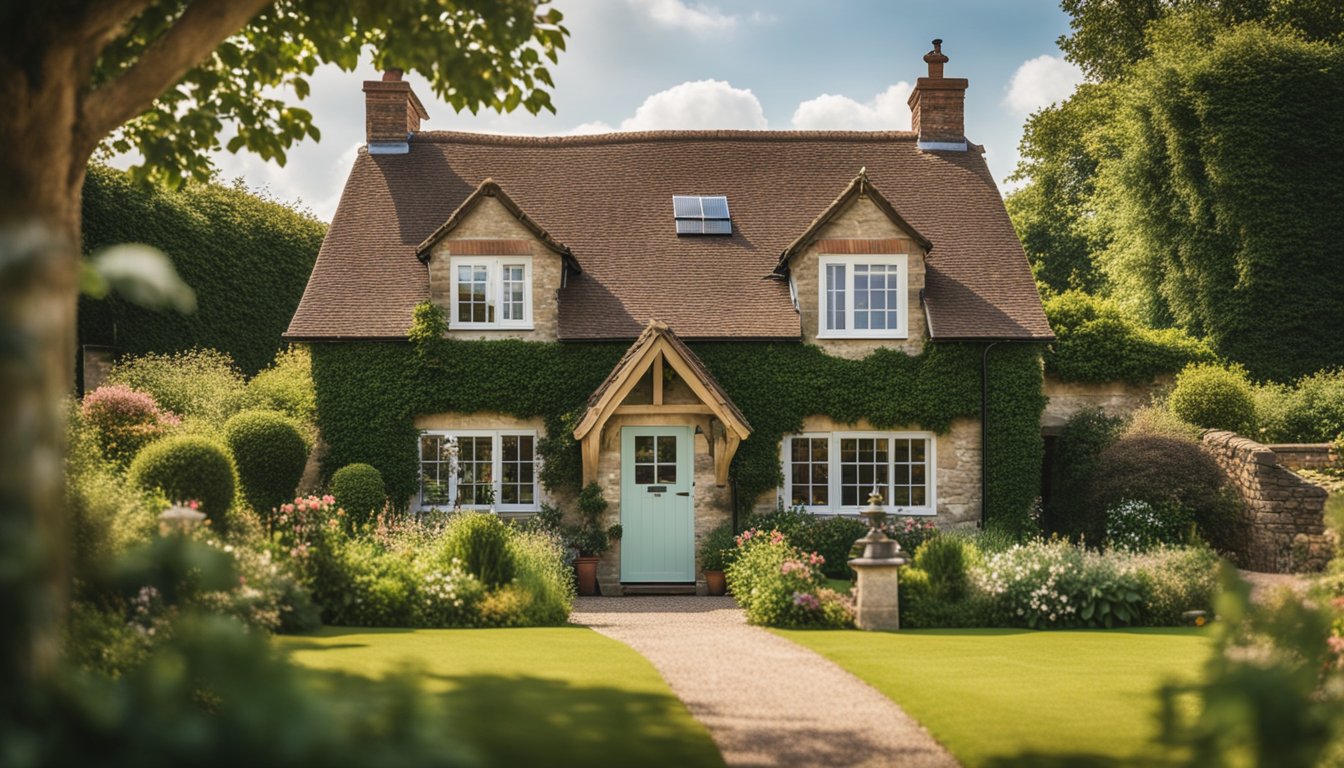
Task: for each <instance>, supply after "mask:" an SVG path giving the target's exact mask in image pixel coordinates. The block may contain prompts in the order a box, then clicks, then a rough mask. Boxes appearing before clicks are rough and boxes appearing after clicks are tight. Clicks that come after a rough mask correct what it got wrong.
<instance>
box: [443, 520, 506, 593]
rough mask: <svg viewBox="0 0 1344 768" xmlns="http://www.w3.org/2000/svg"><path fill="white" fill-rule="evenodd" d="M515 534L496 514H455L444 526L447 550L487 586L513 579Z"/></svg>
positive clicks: (498, 584) (493, 587)
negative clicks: (511, 541)
mask: <svg viewBox="0 0 1344 768" xmlns="http://www.w3.org/2000/svg"><path fill="white" fill-rule="evenodd" d="M511 535H514V533H513V532H512V531H510V530H509V528H508V526H506V525H504V523H503V522H501V521H500V519H499V518H498V517H496V516H495V515H492V514H489V513H485V512H461V513H458V514H455V515H453V516H452V518H450V519H449V521H448V524H447V526H445V528H444V533H443V545H444V551H445V552H446V553H448V554H449V555H450V556H451V557H453V558H456V559H460V560H461V561H462V564H463V567H465V569H466V571H467V573H470V574H471V575H472V576H475V577H476V578H477V579H478V580H479V581H480V582H481V583H482V584H484V585H485V587H486V589H495V588H498V587H501V586H503V585H505V584H508V583H509V582H511V581H513V576H514V557H513V552H512V550H511V549H510V547H509V539H510V537H511Z"/></svg>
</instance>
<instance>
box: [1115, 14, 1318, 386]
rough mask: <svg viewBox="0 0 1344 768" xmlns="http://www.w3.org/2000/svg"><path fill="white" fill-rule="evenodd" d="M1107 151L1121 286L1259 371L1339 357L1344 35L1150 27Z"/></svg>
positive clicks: (1297, 369)
mask: <svg viewBox="0 0 1344 768" xmlns="http://www.w3.org/2000/svg"><path fill="white" fill-rule="evenodd" d="M1150 32H1151V34H1150V45H1151V47H1152V55H1151V56H1150V57H1149V58H1148V59H1146V60H1144V61H1142V62H1140V63H1139V64H1138V65H1136V66H1135V67H1134V70H1133V73H1132V74H1131V76H1130V77H1129V78H1128V80H1127V81H1126V84H1125V94H1124V96H1123V97H1122V99H1121V102H1122V105H1121V108H1120V109H1119V110H1118V117H1117V120H1116V123H1115V126H1114V129H1113V138H1114V140H1115V143H1116V145H1117V147H1118V149H1117V151H1116V153H1115V156H1114V157H1113V158H1112V159H1109V160H1107V161H1104V162H1103V163H1102V164H1101V169H1100V178H1099V181H1098V190H1099V200H1098V201H1097V204H1096V206H1095V212H1096V216H1097V218H1098V224H1100V225H1101V226H1102V227H1103V228H1104V229H1106V230H1107V231H1108V232H1109V234H1110V242H1111V245H1110V247H1109V248H1108V249H1107V251H1106V252H1105V253H1104V254H1103V255H1102V259H1103V266H1104V270H1105V272H1106V274H1107V276H1108V279H1109V280H1110V281H1111V289H1112V293H1113V294H1114V295H1116V296H1118V297H1119V298H1121V299H1122V300H1124V301H1126V302H1127V303H1129V304H1130V305H1132V306H1134V307H1137V308H1140V309H1142V310H1143V311H1145V312H1147V313H1148V315H1149V316H1150V318H1151V319H1153V320H1156V321H1163V320H1170V321H1172V322H1174V324H1175V325H1177V326H1179V327H1182V328H1185V329H1186V330H1188V331H1190V332H1192V333H1194V334H1196V335H1198V336H1202V337H1205V338H1207V339H1208V341H1209V342H1210V344H1211V345H1212V346H1213V348H1214V350H1215V351H1216V352H1218V353H1219V354H1220V355H1222V356H1224V357H1226V358H1229V359H1231V360H1233V361H1236V362H1239V363H1242V364H1244V365H1245V366H1246V368H1247V370H1248V371H1249V372H1250V374H1251V375H1252V376H1253V377H1254V378H1256V379H1264V378H1270V379H1275V380H1290V379H1293V378H1296V377H1298V376H1302V375H1305V374H1308V373H1311V372H1314V371H1317V370H1320V369H1323V368H1329V367H1333V366H1336V365H1339V364H1340V363H1341V362H1344V334H1340V333H1339V332H1338V325H1339V318H1340V317H1344V215H1341V211H1344V184H1341V183H1340V179H1341V178H1344V152H1341V151H1340V149H1339V148H1340V147H1341V146H1344V120H1341V119H1340V116H1341V115H1344V45H1341V44H1339V43H1333V44H1332V43H1324V42H1305V41H1303V40H1300V39H1297V38H1295V37H1294V36H1293V35H1292V34H1288V33H1285V31H1284V30H1281V29H1278V28H1271V27H1268V26H1264V25H1260V24H1245V25H1242V26H1238V27H1233V28H1230V29H1228V28H1225V27H1216V26H1215V27H1212V28H1211V27H1209V26H1208V25H1207V23H1206V22H1201V21H1200V20H1199V19H1198V18H1197V17H1196V18H1191V19H1175V18H1173V19H1172V20H1170V21H1169V22H1168V23H1165V24H1162V25H1155V26H1154V27H1153V28H1151V29H1150Z"/></svg>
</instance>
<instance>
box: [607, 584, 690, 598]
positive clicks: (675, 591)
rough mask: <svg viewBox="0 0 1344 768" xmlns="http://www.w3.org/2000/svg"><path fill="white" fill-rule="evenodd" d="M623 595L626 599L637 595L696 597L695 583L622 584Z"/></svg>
mask: <svg viewBox="0 0 1344 768" xmlns="http://www.w3.org/2000/svg"><path fill="white" fill-rule="evenodd" d="M621 594H622V595H625V596H626V597H633V596H637V595H694V594H695V582H686V583H680V582H678V583H672V584H643V583H641V584H621Z"/></svg>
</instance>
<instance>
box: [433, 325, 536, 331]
mask: <svg viewBox="0 0 1344 768" xmlns="http://www.w3.org/2000/svg"><path fill="white" fill-rule="evenodd" d="M535 330H536V326H534V325H499V324H486V323H481V324H479V325H477V324H474V323H456V324H449V326H448V331H449V332H452V331H535Z"/></svg>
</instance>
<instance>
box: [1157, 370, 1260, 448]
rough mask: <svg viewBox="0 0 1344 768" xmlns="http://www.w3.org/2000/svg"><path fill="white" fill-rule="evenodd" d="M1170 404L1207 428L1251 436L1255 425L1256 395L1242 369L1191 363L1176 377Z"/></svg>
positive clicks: (1176, 412)
mask: <svg viewBox="0 0 1344 768" xmlns="http://www.w3.org/2000/svg"><path fill="white" fill-rule="evenodd" d="M1167 407H1168V408H1170V409H1171V412H1172V413H1173V414H1175V415H1176V416H1177V417H1179V418H1180V419H1182V420H1184V421H1188V422H1190V423H1191V424H1195V425H1197V426H1200V427H1204V428H1205V429H1225V430H1228V431H1230V432H1236V433H1237V434H1241V435H1250V434H1252V433H1253V430H1254V428H1255V396H1254V392H1253V390H1252V388H1251V382H1250V380H1249V379H1247V378H1246V371H1245V370H1244V369H1242V368H1224V367H1223V366H1220V365H1213V364H1200V365H1190V366H1187V367H1186V368H1185V370H1183V371H1181V373H1180V375H1178V376H1177V377H1176V386H1175V387H1174V388H1173V389H1172V390H1171V395H1170V396H1169V397H1168V398H1167Z"/></svg>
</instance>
